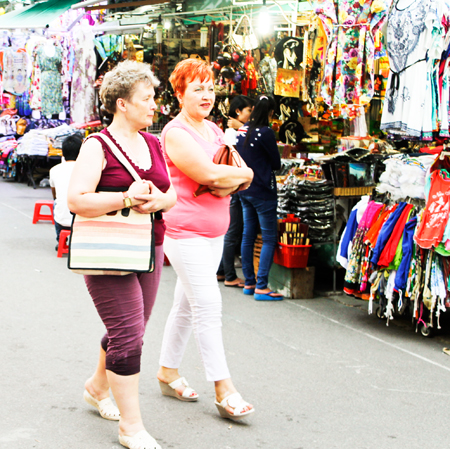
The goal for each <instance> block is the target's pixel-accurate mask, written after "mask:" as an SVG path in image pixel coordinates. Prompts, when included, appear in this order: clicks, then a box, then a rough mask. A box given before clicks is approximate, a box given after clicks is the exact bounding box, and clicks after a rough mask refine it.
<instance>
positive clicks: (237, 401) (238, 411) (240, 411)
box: [214, 393, 255, 421]
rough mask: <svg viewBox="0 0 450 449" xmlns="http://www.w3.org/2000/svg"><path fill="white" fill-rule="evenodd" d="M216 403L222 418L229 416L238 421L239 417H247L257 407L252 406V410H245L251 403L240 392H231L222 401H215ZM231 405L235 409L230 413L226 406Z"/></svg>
mask: <svg viewBox="0 0 450 449" xmlns="http://www.w3.org/2000/svg"><path fill="white" fill-rule="evenodd" d="M214 404H216V407H217V410H219V413H220V416H221V417H222V418H229V419H232V420H233V421H237V420H239V419H242V418H245V417H246V416H248V415H250V414H252V413H253V412H254V411H255V409H254V408H251V409H250V410H247V411H244V410H245V408H246V407H247V406H249V405H250V404H249V403H248V402H246V401H244V399H242V396H241V395H240V394H239V393H233V394H230V396H227V397H226V398H225V399H224V400H222V402H220V403H219V402H217V401H214ZM227 406H228V407H231V408H233V409H234V412H233V413H230V412H229V411H228V410H227V409H226V408H225V407H227Z"/></svg>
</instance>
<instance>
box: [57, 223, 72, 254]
mask: <svg viewBox="0 0 450 449" xmlns="http://www.w3.org/2000/svg"><path fill="white" fill-rule="evenodd" d="M69 237H70V231H67V230H65V229H63V230H62V231H61V232H60V233H59V244H58V254H57V256H58V257H62V255H63V254H67V253H68V252H69V245H68V244H67V239H68V238H69Z"/></svg>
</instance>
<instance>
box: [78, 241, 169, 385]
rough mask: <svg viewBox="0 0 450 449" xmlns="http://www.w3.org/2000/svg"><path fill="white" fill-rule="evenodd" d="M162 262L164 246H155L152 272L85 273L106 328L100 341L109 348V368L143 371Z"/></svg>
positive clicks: (117, 371) (118, 371) (130, 372)
mask: <svg viewBox="0 0 450 449" xmlns="http://www.w3.org/2000/svg"><path fill="white" fill-rule="evenodd" d="M163 262H164V250H163V247H162V245H161V246H157V247H156V248H155V269H154V271H153V272H152V273H139V274H138V273H132V274H128V275H126V276H109V275H104V276H92V275H86V276H84V279H85V282H86V286H87V288H88V290H89V293H90V295H91V297H92V299H93V301H94V304H95V307H96V308H97V312H98V314H99V315H100V318H101V319H102V321H103V324H104V325H105V327H106V334H105V336H104V337H103V338H102V342H101V344H102V348H103V349H104V350H105V351H106V369H107V370H110V371H112V372H113V373H115V374H119V375H121V376H131V375H133V374H137V373H139V372H140V369H141V354H142V345H143V337H144V332H145V326H146V324H147V321H148V319H149V318H150V314H151V312H152V308H153V305H154V303H155V299H156V293H157V292H158V286H159V281H160V278H161V272H162V266H163Z"/></svg>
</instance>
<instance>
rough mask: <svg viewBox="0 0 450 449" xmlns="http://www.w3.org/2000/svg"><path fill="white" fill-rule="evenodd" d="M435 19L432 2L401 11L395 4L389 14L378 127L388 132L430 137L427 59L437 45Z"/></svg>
mask: <svg viewBox="0 0 450 449" xmlns="http://www.w3.org/2000/svg"><path fill="white" fill-rule="evenodd" d="M437 17H438V16H437V7H436V3H435V1H434V0H410V3H409V5H408V6H407V7H405V8H402V9H401V8H399V7H398V6H397V3H396V5H395V6H394V7H393V8H392V10H391V12H390V13H389V19H388V26H387V51H388V55H389V65H390V72H389V78H388V84H387V86H388V88H387V90H386V97H385V100H384V106H383V114H382V118H381V126H380V128H381V129H382V130H384V131H385V132H387V133H393V134H400V135H408V136H413V137H421V136H422V133H424V137H430V136H431V132H432V131H433V124H432V103H433V100H432V90H433V88H432V82H431V76H430V75H429V71H428V65H429V64H428V63H427V61H426V58H427V54H428V52H429V51H430V52H431V53H434V52H435V51H436V48H435V47H436V45H437V42H439V39H436V37H438V35H439V32H440V31H439V30H440V28H441V25H440V23H439V20H438V18H437ZM430 64H431V63H430Z"/></svg>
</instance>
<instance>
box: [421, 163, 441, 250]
mask: <svg viewBox="0 0 450 449" xmlns="http://www.w3.org/2000/svg"><path fill="white" fill-rule="evenodd" d="M443 173H446V172H445V171H441V170H435V171H434V172H433V173H431V177H430V179H431V187H430V193H429V195H428V201H427V205H426V206H425V210H424V212H423V215H422V220H421V222H420V224H419V227H418V229H417V233H416V235H415V236H414V240H415V242H416V243H417V244H418V245H419V246H420V247H421V248H431V247H436V246H437V245H438V244H439V242H441V241H442V237H443V235H444V230H445V227H446V225H447V222H448V219H449V213H450V201H449V195H450V179H445V178H444V176H443Z"/></svg>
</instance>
